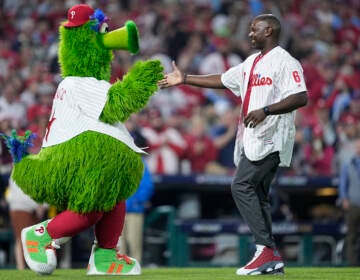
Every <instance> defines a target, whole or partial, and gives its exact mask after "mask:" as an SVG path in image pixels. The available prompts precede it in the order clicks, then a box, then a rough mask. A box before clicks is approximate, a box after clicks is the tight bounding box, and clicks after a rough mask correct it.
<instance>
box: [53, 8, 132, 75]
mask: <svg viewBox="0 0 360 280" xmlns="http://www.w3.org/2000/svg"><path fill="white" fill-rule="evenodd" d="M108 21H109V18H108V17H107V16H106V15H105V14H104V13H103V12H102V11H101V10H99V9H97V10H94V9H93V8H92V7H90V6H89V5H86V4H78V5H75V6H73V7H72V8H70V9H69V11H68V14H67V21H66V22H63V23H62V24H61V26H60V43H59V63H60V68H61V75H62V76H63V77H68V76H78V77H94V78H96V79H98V80H106V81H108V80H109V79H110V74H111V61H112V59H113V54H112V50H128V51H129V52H130V53H132V54H136V53H137V52H138V51H139V34H138V29H137V27H136V25H135V23H134V22H133V21H127V22H126V23H125V26H124V27H121V28H118V29H116V30H113V31H111V32H110V31H109V30H108Z"/></svg>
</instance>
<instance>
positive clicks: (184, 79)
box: [183, 73, 187, 84]
mask: <svg viewBox="0 0 360 280" xmlns="http://www.w3.org/2000/svg"><path fill="white" fill-rule="evenodd" d="M186 78H187V73H184V74H183V84H186Z"/></svg>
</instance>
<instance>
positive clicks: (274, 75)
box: [221, 46, 307, 166]
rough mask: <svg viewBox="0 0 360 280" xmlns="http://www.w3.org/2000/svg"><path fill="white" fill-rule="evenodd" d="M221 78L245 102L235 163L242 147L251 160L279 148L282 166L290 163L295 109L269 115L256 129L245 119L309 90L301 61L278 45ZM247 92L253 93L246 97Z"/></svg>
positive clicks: (234, 68) (247, 60)
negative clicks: (264, 108)
mask: <svg viewBox="0 0 360 280" xmlns="http://www.w3.org/2000/svg"><path fill="white" fill-rule="evenodd" d="M250 75H251V77H250ZM249 79H250V82H249ZM221 81H222V83H223V84H224V86H225V87H227V88H228V89H230V90H231V91H232V92H233V93H234V94H235V95H237V96H239V97H241V100H242V101H243V106H242V112H241V117H240V122H239V130H238V134H237V139H236V144H235V150H234V162H235V165H237V164H238V162H239V159H240V155H241V152H242V148H243V150H244V152H245V155H246V157H247V158H248V159H249V160H251V161H257V160H261V159H263V158H265V157H266V156H267V155H269V154H270V153H272V152H276V151H279V153H280V161H281V162H280V166H289V165H290V162H291V157H292V151H293V146H294V139H295V124H294V121H295V111H293V112H289V113H286V114H280V115H269V116H267V117H266V118H265V119H264V120H263V121H262V122H261V123H259V124H257V126H256V127H255V128H250V127H245V126H244V124H243V121H242V119H243V117H244V116H246V114H247V112H251V111H254V110H257V109H260V108H263V107H265V106H268V105H271V104H273V103H277V102H279V101H281V100H283V99H284V98H286V97H288V96H290V95H292V94H295V93H300V92H304V91H307V89H306V84H305V80H304V75H303V69H302V67H301V65H300V63H299V61H298V60H296V59H295V58H294V57H292V56H291V55H290V54H289V53H288V52H287V51H286V50H284V49H283V48H281V47H280V46H278V47H275V48H273V49H272V50H270V51H269V52H267V53H266V54H264V55H261V53H260V52H258V53H255V54H252V55H250V56H249V57H248V58H247V59H246V60H245V61H244V62H243V63H241V64H239V65H237V66H235V67H232V68H230V69H229V70H228V71H226V72H225V73H224V74H222V75H221ZM247 92H249V93H248V94H250V95H249V97H247V98H246V94H247ZM244 109H245V111H246V112H244Z"/></svg>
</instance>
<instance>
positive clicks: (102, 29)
mask: <svg viewBox="0 0 360 280" xmlns="http://www.w3.org/2000/svg"><path fill="white" fill-rule="evenodd" d="M108 31H109V25H108V24H107V23H106V22H104V23H103V24H101V26H100V28H99V32H100V33H101V34H104V33H107V32H108Z"/></svg>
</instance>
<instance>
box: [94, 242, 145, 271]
mask: <svg viewBox="0 0 360 280" xmlns="http://www.w3.org/2000/svg"><path fill="white" fill-rule="evenodd" d="M140 274H141V266H140V264H139V262H138V261H137V260H136V259H134V258H130V257H128V256H126V255H120V254H118V253H117V251H116V249H104V248H99V247H97V246H96V245H93V246H92V249H91V255H90V258H89V264H88V267H87V275H140Z"/></svg>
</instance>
